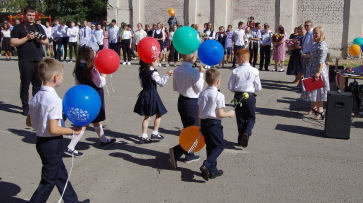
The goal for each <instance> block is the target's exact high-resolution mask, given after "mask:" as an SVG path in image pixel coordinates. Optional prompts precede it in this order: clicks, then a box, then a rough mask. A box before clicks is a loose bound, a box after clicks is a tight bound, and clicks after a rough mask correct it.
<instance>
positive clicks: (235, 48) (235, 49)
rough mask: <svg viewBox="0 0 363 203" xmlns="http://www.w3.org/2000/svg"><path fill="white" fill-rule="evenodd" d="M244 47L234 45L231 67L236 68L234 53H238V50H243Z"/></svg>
mask: <svg viewBox="0 0 363 203" xmlns="http://www.w3.org/2000/svg"><path fill="white" fill-rule="evenodd" d="M244 47H245V46H237V45H234V48H233V50H234V51H233V53H234V54H233V56H234V57H233V65H232V66H236V52H237V51H238V49H241V48H244Z"/></svg>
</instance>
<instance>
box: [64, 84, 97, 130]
mask: <svg viewBox="0 0 363 203" xmlns="http://www.w3.org/2000/svg"><path fill="white" fill-rule="evenodd" d="M100 109H101V99H100V96H99V95H98V93H97V91H96V90H95V89H93V88H92V87H90V86H87V85H76V86H74V87H72V88H70V89H69V90H68V91H67V92H66V94H65V95H64V97H63V111H64V113H65V115H66V116H67V118H68V119H69V120H70V121H71V122H72V123H73V124H74V125H76V126H85V125H88V124H90V123H91V122H92V121H93V120H94V119H95V118H96V117H97V115H98V113H99V112H100Z"/></svg>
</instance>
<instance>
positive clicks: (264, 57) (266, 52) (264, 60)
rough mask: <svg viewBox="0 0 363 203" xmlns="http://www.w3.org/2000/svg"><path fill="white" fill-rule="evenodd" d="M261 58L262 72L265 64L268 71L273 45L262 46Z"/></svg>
mask: <svg viewBox="0 0 363 203" xmlns="http://www.w3.org/2000/svg"><path fill="white" fill-rule="evenodd" d="M260 57H261V58H260V70H262V68H263V64H265V70H268V64H269V63H270V58H271V45H266V46H261V48H260Z"/></svg>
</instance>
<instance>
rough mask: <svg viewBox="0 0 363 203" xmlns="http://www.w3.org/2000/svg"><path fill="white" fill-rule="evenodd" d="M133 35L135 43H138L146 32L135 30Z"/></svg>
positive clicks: (145, 35)
mask: <svg viewBox="0 0 363 203" xmlns="http://www.w3.org/2000/svg"><path fill="white" fill-rule="evenodd" d="M134 37H135V44H136V45H138V44H139V42H140V41H141V40H142V39H143V38H145V37H147V33H146V32H145V30H141V31H136V32H135V35H134Z"/></svg>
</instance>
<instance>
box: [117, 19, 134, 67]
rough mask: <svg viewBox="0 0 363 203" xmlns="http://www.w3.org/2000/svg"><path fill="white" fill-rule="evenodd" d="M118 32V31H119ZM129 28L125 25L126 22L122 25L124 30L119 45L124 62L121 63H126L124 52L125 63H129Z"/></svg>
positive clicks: (130, 34) (130, 35)
mask: <svg viewBox="0 0 363 203" xmlns="http://www.w3.org/2000/svg"><path fill="white" fill-rule="evenodd" d="M119 32H120V31H119ZM131 37H132V33H131V28H128V27H127V24H125V25H124V32H123V34H122V36H121V45H122V52H123V54H124V62H123V63H122V65H126V54H127V65H131V52H130V50H131Z"/></svg>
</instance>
